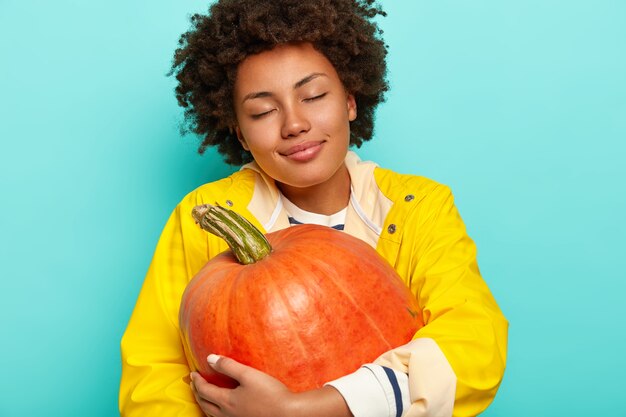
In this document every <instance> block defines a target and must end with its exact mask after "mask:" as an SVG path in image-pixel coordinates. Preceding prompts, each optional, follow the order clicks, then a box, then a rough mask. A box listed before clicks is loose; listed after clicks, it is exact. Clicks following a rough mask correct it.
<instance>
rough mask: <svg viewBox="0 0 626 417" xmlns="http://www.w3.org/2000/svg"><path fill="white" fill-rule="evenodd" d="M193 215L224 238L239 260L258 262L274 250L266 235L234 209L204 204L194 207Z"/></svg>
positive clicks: (211, 231)
mask: <svg viewBox="0 0 626 417" xmlns="http://www.w3.org/2000/svg"><path fill="white" fill-rule="evenodd" d="M191 215H192V216H193V218H194V219H195V220H196V223H198V224H199V225H200V227H201V228H202V229H204V230H206V231H207V232H209V233H212V234H214V235H215V236H217V237H220V238H222V239H224V240H225V241H226V243H227V244H228V246H230V249H231V250H232V251H233V253H234V254H235V256H236V257H237V260H238V261H239V262H240V263H242V264H244V265H248V264H253V263H255V262H258V261H260V260H261V259H263V258H265V257H266V256H267V255H269V253H270V252H271V251H272V247H271V246H270V243H269V242H268V241H267V239H266V238H265V235H264V234H263V233H261V231H260V230H259V229H257V228H256V227H254V225H253V224H252V223H250V222H249V221H248V220H247V219H246V218H244V217H242V216H241V215H239V214H237V213H235V212H234V211H232V210H229V209H227V208H225V207H221V206H214V205H211V204H203V205H201V206H196V207H194V208H193V210H192V211H191Z"/></svg>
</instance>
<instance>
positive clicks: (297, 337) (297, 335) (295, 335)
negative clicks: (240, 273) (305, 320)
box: [264, 265, 308, 357]
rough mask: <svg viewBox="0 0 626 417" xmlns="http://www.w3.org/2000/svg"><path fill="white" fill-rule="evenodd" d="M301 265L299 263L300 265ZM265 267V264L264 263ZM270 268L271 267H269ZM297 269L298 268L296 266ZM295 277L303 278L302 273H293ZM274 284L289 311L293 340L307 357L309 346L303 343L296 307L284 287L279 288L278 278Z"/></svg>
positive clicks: (303, 355) (301, 354)
mask: <svg viewBox="0 0 626 417" xmlns="http://www.w3.org/2000/svg"><path fill="white" fill-rule="evenodd" d="M298 266H299V265H298ZM264 267H265V265H264ZM268 269H269V268H268ZM295 269H297V268H295ZM293 275H294V276H295V277H298V279H301V278H300V276H301V274H293ZM271 282H272V284H273V285H274V291H275V292H276V293H277V294H279V297H280V300H281V302H282V304H283V306H284V308H285V309H286V310H288V311H289V318H290V319H289V322H290V323H289V324H290V325H289V328H290V331H291V334H292V335H293V337H292V338H291V340H294V339H295V340H297V341H298V346H299V347H300V349H299V350H300V356H301V357H306V356H308V353H307V347H306V346H305V345H304V344H303V343H302V339H301V338H300V332H299V329H300V326H298V325H297V323H296V321H295V318H294V317H296V315H295V314H294V312H295V311H294V309H293V306H292V305H291V304H290V303H289V299H288V297H287V296H286V295H285V293H284V291H282V288H279V286H278V284H277V283H276V280H274V279H272V280H271Z"/></svg>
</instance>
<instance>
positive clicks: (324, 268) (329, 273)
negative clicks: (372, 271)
mask: <svg viewBox="0 0 626 417" xmlns="http://www.w3.org/2000/svg"><path fill="white" fill-rule="evenodd" d="M315 264H316V266H317V267H318V268H320V270H322V271H325V273H326V276H327V277H328V278H329V281H330V282H332V284H333V285H334V286H335V287H336V288H338V289H339V291H341V293H342V294H344V295H345V297H346V299H347V300H349V301H350V303H351V304H352V305H353V306H354V308H355V309H356V310H358V311H359V312H360V313H361V314H362V315H363V317H365V319H366V320H367V322H368V323H369V325H370V327H371V329H372V330H373V331H374V330H375V332H376V335H377V336H378V338H379V339H380V340H382V341H383V342H384V343H385V345H386V346H387V349H393V346H391V345H390V344H389V342H388V341H387V338H386V337H385V335H384V333H383V332H382V331H381V330H380V328H379V327H378V325H377V323H376V322H375V321H374V320H373V319H372V318H371V317H370V315H369V314H367V312H366V311H365V309H364V308H363V307H361V305H360V304H359V303H358V302H357V300H356V299H355V298H354V297H353V296H352V294H351V292H350V291H349V289H348V288H347V287H345V286H343V285H341V284H340V283H339V280H337V279H335V276H336V275H337V271H336V270H334V269H332V268H329V266H328V264H327V263H325V262H315Z"/></svg>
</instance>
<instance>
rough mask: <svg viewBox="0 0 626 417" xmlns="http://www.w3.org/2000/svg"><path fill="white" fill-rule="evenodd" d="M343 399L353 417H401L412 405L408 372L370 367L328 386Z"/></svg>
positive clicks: (363, 367) (378, 366)
mask: <svg viewBox="0 0 626 417" xmlns="http://www.w3.org/2000/svg"><path fill="white" fill-rule="evenodd" d="M326 385H331V386H333V387H334V388H335V389H337V391H339V393H340V394H341V395H342V396H343V398H344V400H345V401H346V404H347V405H348V408H350V411H351V412H352V414H353V415H354V417H400V416H402V414H403V412H404V410H406V409H407V408H408V407H409V405H410V399H409V380H408V377H407V375H406V374H405V373H403V372H400V371H396V370H394V369H391V368H387V367H385V366H380V365H375V364H367V365H363V366H362V367H361V368H359V369H358V370H357V371H355V372H353V373H351V374H349V375H346V376H344V377H342V378H339V379H336V380H334V381H331V382H329V383H327V384H326Z"/></svg>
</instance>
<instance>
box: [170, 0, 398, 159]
mask: <svg viewBox="0 0 626 417" xmlns="http://www.w3.org/2000/svg"><path fill="white" fill-rule="evenodd" d="M377 15H382V16H385V15H386V14H385V12H383V11H382V10H381V8H380V6H378V5H377V4H376V3H375V1H374V0H306V1H302V0H220V1H218V2H217V3H215V4H214V5H213V6H211V8H210V10H209V14H208V15H201V14H195V15H193V16H192V17H191V23H192V26H191V29H190V30H189V31H188V32H186V33H184V34H183V35H182V36H181V37H180V40H179V47H178V49H177V50H176V52H175V55H174V62H173V64H172V68H171V71H170V73H169V75H172V74H176V79H177V80H178V85H177V87H176V98H177V99H178V103H179V104H180V105H181V106H182V107H183V108H184V109H185V124H184V126H183V128H182V130H183V132H189V131H192V132H195V133H196V134H198V135H200V136H201V138H202V142H201V144H200V146H199V148H198V152H199V153H200V154H202V153H204V151H205V150H206V148H207V147H208V146H217V149H218V151H219V152H220V153H221V154H222V155H223V156H224V159H225V161H226V162H227V163H229V164H231V165H242V164H244V163H246V162H250V161H251V160H252V155H251V154H250V153H249V152H248V151H246V150H244V149H243V147H242V146H241V144H240V143H239V141H238V140H237V136H236V134H235V133H234V132H233V130H232V127H233V126H235V125H236V118H235V111H234V106H233V101H232V97H233V87H234V82H235V78H236V74H237V67H238V65H239V63H240V62H241V61H243V60H244V59H245V58H246V57H247V56H249V55H253V54H257V53H260V52H263V51H266V50H269V49H272V48H273V47H274V46H276V45H278V44H283V43H289V42H310V43H311V44H312V45H313V46H314V47H315V48H316V49H317V50H318V51H320V52H321V53H323V54H324V55H325V56H326V57H327V58H328V60H329V61H330V62H331V63H332V64H333V65H334V67H335V69H336V70H337V73H338V74H339V78H340V79H341V81H342V82H343V84H344V86H345V88H346V90H347V91H348V92H350V93H351V94H353V95H354V97H355V100H356V104H357V108H358V109H359V117H358V118H357V119H356V120H355V121H353V122H351V126H350V144H351V145H355V146H356V147H360V146H361V145H362V143H363V141H367V140H369V139H371V137H372V134H373V130H374V110H375V108H376V106H377V105H378V104H379V103H381V102H382V101H383V100H384V95H385V92H386V91H387V90H388V89H389V85H388V84H387V80H386V73H387V64H386V60H385V58H386V56H387V46H386V45H385V43H384V42H383V40H382V39H381V35H382V31H381V30H380V29H379V28H378V26H377V25H376V23H375V22H373V18H375V17H376V16H377Z"/></svg>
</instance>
